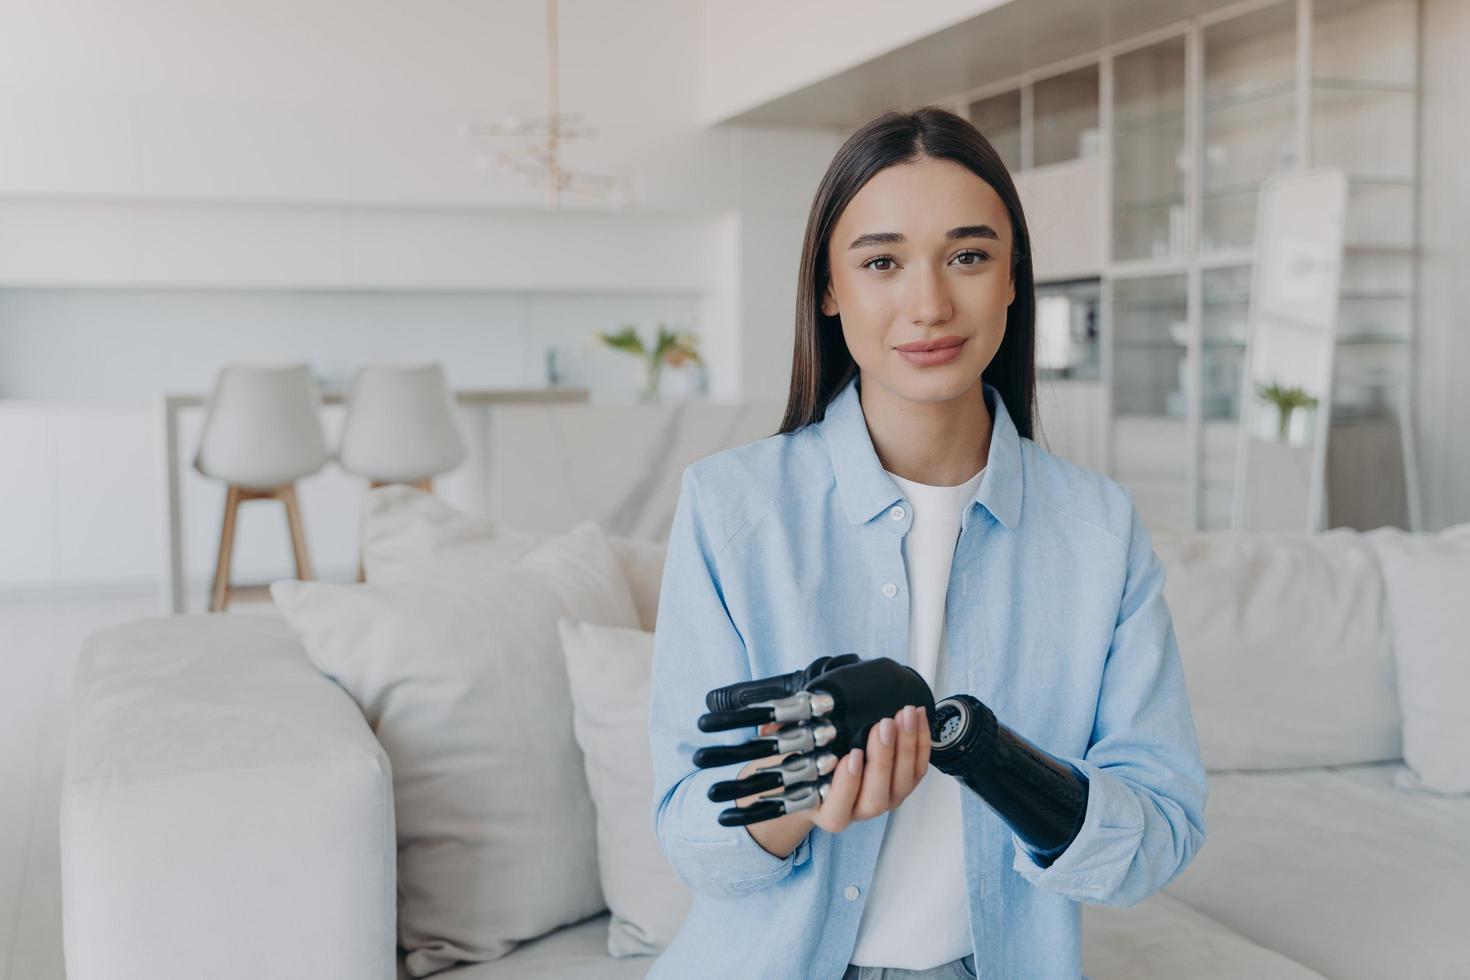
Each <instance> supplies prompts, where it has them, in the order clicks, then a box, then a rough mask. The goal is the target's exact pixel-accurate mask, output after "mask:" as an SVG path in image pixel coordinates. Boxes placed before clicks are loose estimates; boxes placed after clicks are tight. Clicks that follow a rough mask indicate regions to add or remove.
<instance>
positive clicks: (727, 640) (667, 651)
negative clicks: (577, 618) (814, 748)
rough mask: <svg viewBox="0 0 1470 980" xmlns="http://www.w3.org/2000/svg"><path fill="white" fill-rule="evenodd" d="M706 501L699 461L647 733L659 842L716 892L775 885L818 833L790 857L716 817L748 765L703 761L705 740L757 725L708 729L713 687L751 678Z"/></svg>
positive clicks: (679, 870) (676, 530) (685, 482)
mask: <svg viewBox="0 0 1470 980" xmlns="http://www.w3.org/2000/svg"><path fill="white" fill-rule="evenodd" d="M707 516H708V515H706V513H704V512H703V510H702V508H701V506H700V492H699V489H698V486H697V484H696V480H695V477H694V474H693V471H692V468H687V467H686V468H685V470H684V474H683V478H682V485H681V488H680V491H679V501H678V504H677V505H676V507H675V511H674V522H673V526H672V528H671V529H670V532H669V542H668V553H667V557H666V558H665V561H664V571H663V579H662V584H661V586H660V592H659V604H658V619H657V625H656V628H655V630H654V644H653V646H654V653H653V676H652V681H651V691H650V699H649V717H648V732H649V742H650V749H651V751H652V756H653V776H654V792H653V798H652V801H651V802H652V816H653V825H654V831H655V833H656V834H657V836H658V840H659V845H660V847H661V848H662V849H663V852H664V855H665V856H666V857H667V858H668V860H669V863H670V864H671V865H672V867H673V869H674V871H675V873H676V874H677V875H678V876H679V878H680V880H681V881H683V882H684V883H685V884H686V885H688V886H689V887H690V888H692V889H693V890H694V891H696V892H698V893H700V894H704V895H708V896H711V897H715V898H736V897H739V896H742V895H745V894H748V893H750V892H753V891H756V890H758V889H761V888H764V887H767V886H770V885H772V884H774V883H776V882H778V881H780V880H781V879H783V878H785V877H787V876H788V875H790V874H791V871H792V869H793V868H794V867H795V866H797V865H800V864H803V863H805V862H806V861H807V860H808V858H809V857H810V835H808V836H807V837H805V838H803V839H802V841H801V843H800V844H799V845H797V847H796V849H795V850H794V851H792V853H791V854H788V855H787V856H786V857H785V858H779V857H776V856H775V855H774V854H772V853H770V852H769V851H767V850H766V849H765V848H764V847H761V845H760V843H759V842H757V841H756V839H755V838H754V837H752V836H751V834H750V831H749V830H747V829H746V828H745V827H722V826H721V825H720V824H719V822H718V821H717V819H716V817H717V816H718V814H719V812H720V811H721V810H722V809H724V808H725V807H728V806H733V805H734V804H733V803H713V802H711V801H710V800H709V797H708V796H707V795H706V793H707V791H708V790H709V787H710V786H711V785H713V784H714V783H716V782H719V781H721V780H725V779H734V778H736V777H737V776H738V775H739V772H740V769H741V768H742V767H743V765H744V764H743V763H739V764H733V765H729V766H717V767H713V768H710V769H699V768H696V767H695V765H694V762H693V756H694V751H695V750H696V749H698V748H699V747H701V746H704V745H722V744H733V743H737V742H744V741H747V740H748V739H750V738H752V737H754V734H755V732H754V729H737V730H735V731H731V732H718V733H703V732H700V731H699V728H698V727H697V724H696V723H697V721H698V719H699V716H700V715H701V714H703V713H704V712H705V710H706V708H705V703H704V698H705V694H706V693H708V692H709V691H710V690H713V689H714V688H716V687H722V686H724V685H726V684H733V683H735V682H737V681H743V680H750V679H752V675H751V668H750V659H749V657H748V655H747V654H746V650H745V641H744V639H743V638H742V637H741V635H740V632H739V630H738V629H737V628H736V626H735V623H734V622H733V620H732V619H731V617H730V612H729V609H728V608H727V607H726V605H725V600H724V590H723V588H722V587H721V583H720V573H719V569H718V567H717V565H716V558H717V555H718V551H719V546H720V545H722V544H724V541H723V540H719V538H718V535H717V533H715V531H714V528H712V526H711V523H712V522H710V521H708V520H707Z"/></svg>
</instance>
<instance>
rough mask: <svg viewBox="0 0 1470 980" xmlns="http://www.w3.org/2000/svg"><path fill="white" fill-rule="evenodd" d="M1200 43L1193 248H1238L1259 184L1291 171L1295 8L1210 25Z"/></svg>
mask: <svg viewBox="0 0 1470 980" xmlns="http://www.w3.org/2000/svg"><path fill="white" fill-rule="evenodd" d="M1203 41H1204V44H1203V50H1204V90H1205V91H1204V106H1203V118H1202V121H1201V138H1202V140H1203V144H1204V150H1203V152H1204V173H1203V180H1202V187H1201V194H1202V200H1201V202H1200V248H1201V250H1203V251H1219V250H1228V249H1234V248H1242V247H1246V246H1249V245H1250V244H1251V243H1252V242H1253V241H1254V239H1255V230H1256V210H1257V208H1256V199H1257V197H1258V195H1259V192H1260V186H1261V182H1262V181H1263V180H1265V179H1266V178H1267V177H1270V176H1271V175H1272V174H1277V173H1283V172H1285V171H1289V170H1292V169H1294V168H1295V167H1296V165H1297V159H1296V77H1297V74H1296V4H1295V2H1294V0H1286V2H1281V3H1275V4H1272V5H1270V6H1268V7H1263V8H1261V9H1259V10H1255V11H1252V12H1250V13H1247V14H1242V15H1241V16H1239V17H1232V18H1230V19H1229V20H1224V21H1220V22H1218V23H1215V24H1211V25H1209V26H1208V27H1206V28H1205V29H1204V31H1203Z"/></svg>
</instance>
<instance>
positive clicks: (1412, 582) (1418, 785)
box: [1365, 523, 1470, 794]
mask: <svg viewBox="0 0 1470 980" xmlns="http://www.w3.org/2000/svg"><path fill="white" fill-rule="evenodd" d="M1365 536H1366V537H1367V538H1368V539H1369V540H1370V541H1371V542H1372V543H1373V547H1374V549H1375V550H1376V551H1377V553H1378V560H1379V563H1380V564H1381V565H1382V566H1383V580H1384V584H1385V585H1386V586H1387V587H1388V604H1389V609H1390V610H1391V615H1392V619H1393V638H1394V659H1395V661H1397V663H1398V691H1399V700H1400V703H1401V704H1402V706H1403V714H1404V762H1405V763H1406V764H1407V765H1408V766H1409V769H1410V770H1411V771H1410V772H1401V773H1400V774H1399V779H1398V780H1397V785H1399V786H1400V787H1401V788H1405V789H1416V790H1427V791H1430V792H1435V793H1445V794H1461V793H1470V523H1467V524H1458V525H1456V526H1454V527H1450V528H1446V529H1445V530H1443V531H1440V532H1438V533H1418V534H1412V533H1409V532H1406V531H1401V530H1399V529H1398V528H1393V527H1382V528H1378V529H1376V530H1373V531H1369V532H1368V533H1367V535H1365Z"/></svg>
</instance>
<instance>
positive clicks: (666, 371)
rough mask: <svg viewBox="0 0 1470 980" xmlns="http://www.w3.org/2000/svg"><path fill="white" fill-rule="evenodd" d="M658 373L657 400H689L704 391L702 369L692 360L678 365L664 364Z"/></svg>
mask: <svg viewBox="0 0 1470 980" xmlns="http://www.w3.org/2000/svg"><path fill="white" fill-rule="evenodd" d="M659 374H660V377H659V379H658V398H659V401H663V402H680V401H691V400H693V399H696V398H698V397H699V396H700V395H701V394H703V392H704V369H703V367H702V366H701V365H699V364H696V363H694V362H692V361H691V362H690V363H687V364H684V365H682V366H680V367H670V366H669V365H667V364H665V365H664V366H663V370H662V371H660V372H659Z"/></svg>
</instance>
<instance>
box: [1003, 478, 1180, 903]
mask: <svg viewBox="0 0 1470 980" xmlns="http://www.w3.org/2000/svg"><path fill="white" fill-rule="evenodd" d="M1128 502H1129V506H1130V507H1131V508H1132V528H1131V531H1130V535H1129V543H1128V559H1127V560H1128V570H1127V577H1126V580H1125V584H1124V588H1123V596H1122V601H1121V603H1120V605H1119V609H1118V619H1117V623H1116V626H1115V627H1114V630H1113V638H1112V644H1111V646H1110V648H1109V650H1108V655H1107V661H1106V664H1105V665H1104V668H1103V675H1102V690H1101V691H1100V692H1099V696H1098V707H1097V719H1096V722H1095V724H1094V727H1093V732H1092V739H1091V744H1090V745H1089V746H1088V749H1087V752H1086V754H1085V755H1084V756H1083V757H1082V758H1070V757H1063V758H1065V760H1066V761H1067V762H1069V763H1071V764H1072V765H1074V766H1076V767H1077V768H1078V769H1079V770H1080V771H1082V772H1083V773H1084V774H1085V775H1086V776H1087V778H1088V783H1089V786H1088V798H1087V813H1086V815H1085V818H1084V820H1083V824H1082V828H1081V830H1080V831H1079V832H1078V834H1077V837H1076V838H1075V839H1074V840H1073V841H1072V843H1071V844H1070V845H1069V846H1068V847H1067V849H1066V850H1065V851H1063V852H1062V853H1061V855H1060V856H1058V857H1056V858H1055V859H1054V860H1050V861H1049V862H1048V861H1047V860H1046V859H1045V858H1042V859H1038V858H1037V857H1035V856H1034V852H1032V851H1031V850H1030V849H1029V848H1027V847H1026V846H1025V845H1024V843H1023V842H1022V841H1021V840H1020V838H1019V837H1017V836H1016V835H1015V834H1014V833H1012V837H1013V839H1014V843H1015V844H1016V847H1015V858H1014V861H1013V863H1012V866H1013V867H1014V868H1015V870H1016V871H1017V872H1019V873H1020V874H1021V875H1022V876H1023V877H1024V878H1026V880H1028V881H1030V882H1031V883H1032V884H1033V885H1035V886H1037V887H1038V888H1046V889H1050V890H1052V891H1055V892H1059V893H1061V894H1063V895H1066V896H1068V897H1069V898H1072V899H1074V900H1076V901H1079V902H1087V903H1089V904H1097V905H1114V906H1129V905H1135V904H1137V903H1138V902H1141V901H1143V900H1144V899H1145V898H1148V897H1149V896H1150V895H1153V894H1154V893H1155V892H1157V891H1159V890H1161V889H1162V888H1164V886H1166V885H1167V884H1168V883H1169V882H1170V881H1172V880H1173V879H1174V878H1175V877H1176V876H1178V874H1179V873H1180V872H1182V871H1183V870H1184V868H1185V867H1186V866H1187V865H1188V864H1189V862H1190V861H1191V860H1192V859H1193V857H1194V855H1195V853H1196V852H1197V851H1198V850H1199V848H1200V847H1201V846H1202V845H1203V844H1204V840H1205V803H1206V800H1207V798H1208V794H1209V790H1208V785H1207V783H1206V781H1205V770H1204V764H1203V762H1202V761H1201V759H1200V753H1199V743H1198V738H1197V735H1196V732H1195V727H1194V717H1193V714H1192V712H1191V710H1190V706H1189V698H1188V694H1187V692H1186V689H1185V683H1184V671H1183V667H1182V665H1181V664H1180V660H1179V646H1178V643H1177V641H1176V639H1175V636H1174V624H1173V620H1172V618H1171V617H1170V615H1169V610H1168V607H1167V606H1166V605H1165V602H1164V577H1165V571H1164V566H1163V563H1162V562H1161V561H1160V560H1159V557H1158V555H1157V554H1155V552H1154V550H1153V543H1152V540H1151V539H1150V537H1149V534H1148V530H1147V529H1146V528H1145V527H1144V525H1143V522H1142V520H1141V519H1140V517H1139V515H1138V509H1137V507H1136V506H1135V505H1134V504H1133V498H1132V494H1131V493H1130V494H1128Z"/></svg>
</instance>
